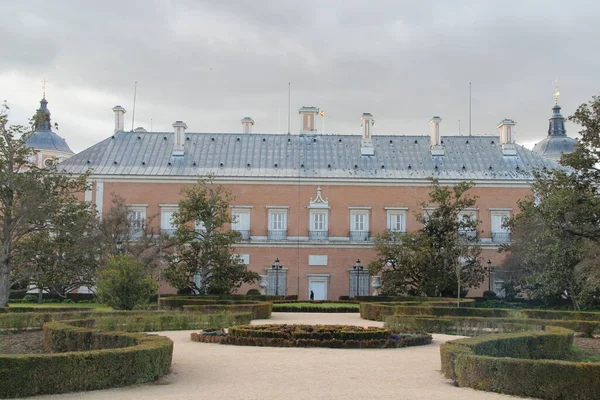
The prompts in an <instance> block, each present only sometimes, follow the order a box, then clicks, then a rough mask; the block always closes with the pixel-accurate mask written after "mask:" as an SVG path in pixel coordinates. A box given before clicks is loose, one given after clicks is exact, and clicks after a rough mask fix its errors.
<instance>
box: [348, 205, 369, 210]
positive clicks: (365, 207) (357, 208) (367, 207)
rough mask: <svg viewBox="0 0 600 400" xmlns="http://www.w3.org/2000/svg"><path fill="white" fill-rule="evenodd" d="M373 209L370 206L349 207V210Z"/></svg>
mask: <svg viewBox="0 0 600 400" xmlns="http://www.w3.org/2000/svg"><path fill="white" fill-rule="evenodd" d="M372 208H373V207H369V206H348V210H370V209H372Z"/></svg>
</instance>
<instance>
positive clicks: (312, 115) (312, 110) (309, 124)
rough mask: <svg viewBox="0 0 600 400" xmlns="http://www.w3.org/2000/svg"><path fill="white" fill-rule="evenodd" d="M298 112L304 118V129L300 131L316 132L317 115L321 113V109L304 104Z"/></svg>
mask: <svg viewBox="0 0 600 400" xmlns="http://www.w3.org/2000/svg"><path fill="white" fill-rule="evenodd" d="M298 114H300V118H301V119H302V129H301V130H300V133H315V132H316V131H317V129H316V128H315V122H316V121H315V119H316V117H317V115H319V109H318V108H317V107H312V106H311V107H307V106H302V107H301V108H300V109H299V110H298Z"/></svg>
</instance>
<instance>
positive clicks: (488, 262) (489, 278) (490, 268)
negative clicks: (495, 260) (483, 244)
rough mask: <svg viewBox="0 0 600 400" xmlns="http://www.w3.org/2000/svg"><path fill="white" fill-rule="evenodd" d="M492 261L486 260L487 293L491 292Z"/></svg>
mask: <svg viewBox="0 0 600 400" xmlns="http://www.w3.org/2000/svg"><path fill="white" fill-rule="evenodd" d="M492 270H493V268H492V260H490V259H488V260H487V272H488V292H491V291H492Z"/></svg>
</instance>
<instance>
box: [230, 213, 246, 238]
mask: <svg viewBox="0 0 600 400" xmlns="http://www.w3.org/2000/svg"><path fill="white" fill-rule="evenodd" d="M231 216H232V219H233V222H232V223H231V230H233V231H238V232H240V234H241V235H242V239H244V240H248V239H250V209H249V208H235V207H234V208H233V209H232V211H231Z"/></svg>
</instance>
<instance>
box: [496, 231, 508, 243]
mask: <svg viewBox="0 0 600 400" xmlns="http://www.w3.org/2000/svg"><path fill="white" fill-rule="evenodd" d="M492 242H494V243H508V242H510V232H492Z"/></svg>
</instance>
